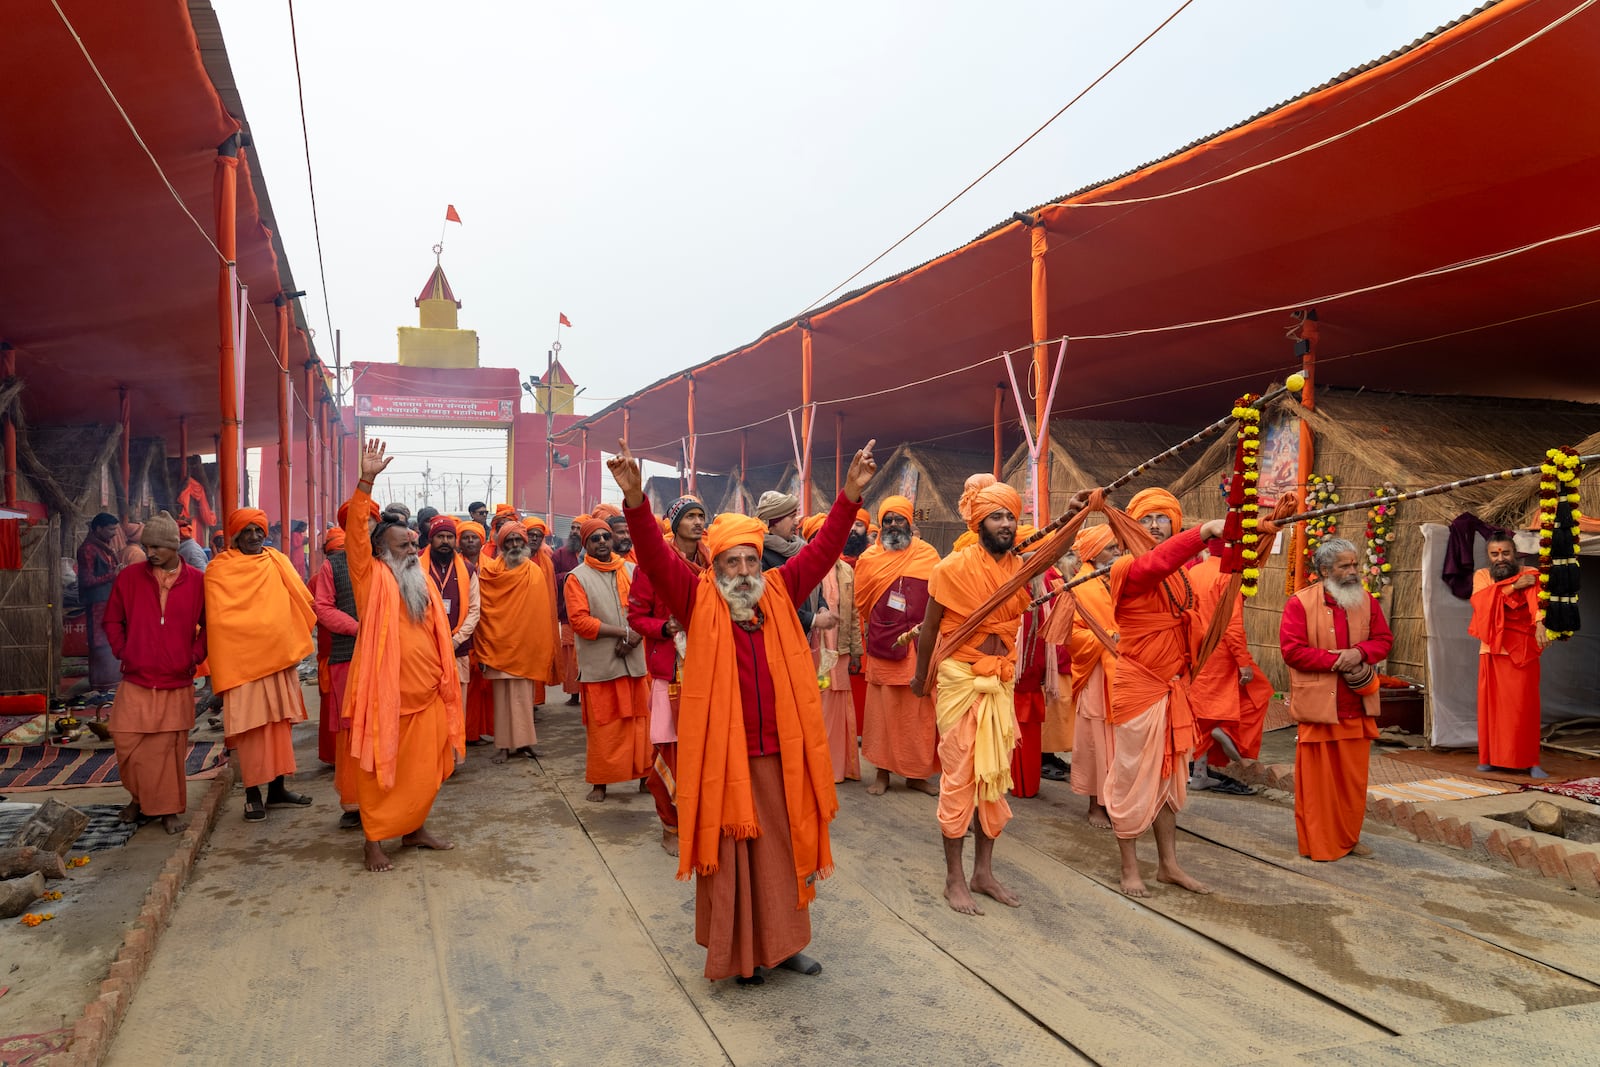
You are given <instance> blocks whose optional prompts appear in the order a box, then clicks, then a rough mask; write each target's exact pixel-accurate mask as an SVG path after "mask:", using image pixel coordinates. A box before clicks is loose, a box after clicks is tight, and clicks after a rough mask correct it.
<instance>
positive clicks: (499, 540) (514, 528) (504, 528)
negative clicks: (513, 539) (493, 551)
mask: <svg viewBox="0 0 1600 1067" xmlns="http://www.w3.org/2000/svg"><path fill="white" fill-rule="evenodd" d="M511 534H516V535H517V536H518V537H520V538H522V539H523V540H524V541H526V540H527V539H528V531H527V529H526V528H525V527H524V526H523V525H522V523H520V522H506V523H501V524H500V529H498V530H496V531H495V532H494V543H495V544H496V545H497V546H499V547H502V548H503V547H505V543H506V538H507V537H508V536H510V535H511Z"/></svg>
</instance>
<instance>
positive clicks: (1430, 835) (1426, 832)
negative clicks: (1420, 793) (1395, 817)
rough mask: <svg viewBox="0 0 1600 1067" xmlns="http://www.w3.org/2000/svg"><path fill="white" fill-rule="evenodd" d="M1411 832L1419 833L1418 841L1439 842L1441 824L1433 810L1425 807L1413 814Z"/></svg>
mask: <svg viewBox="0 0 1600 1067" xmlns="http://www.w3.org/2000/svg"><path fill="white" fill-rule="evenodd" d="M1411 832H1412V833H1413V834H1416V835H1417V840H1418V841H1431V842H1433V843H1434V844H1438V842H1439V824H1438V822H1437V821H1436V820H1435V818H1434V815H1433V812H1431V811H1428V810H1427V809H1425V808H1422V809H1418V810H1417V811H1416V812H1415V813H1414V814H1413V815H1412V816H1411Z"/></svg>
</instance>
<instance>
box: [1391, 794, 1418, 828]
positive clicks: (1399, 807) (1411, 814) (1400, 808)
mask: <svg viewBox="0 0 1600 1067" xmlns="http://www.w3.org/2000/svg"><path fill="white" fill-rule="evenodd" d="M1416 814H1417V809H1416V808H1415V807H1413V806H1412V804H1411V802H1410V801H1409V800H1402V801H1400V803H1398V804H1396V805H1395V806H1394V824H1395V825H1396V826H1398V827H1399V828H1400V829H1402V830H1405V831H1407V832H1411V820H1412V819H1413V818H1415V817H1416Z"/></svg>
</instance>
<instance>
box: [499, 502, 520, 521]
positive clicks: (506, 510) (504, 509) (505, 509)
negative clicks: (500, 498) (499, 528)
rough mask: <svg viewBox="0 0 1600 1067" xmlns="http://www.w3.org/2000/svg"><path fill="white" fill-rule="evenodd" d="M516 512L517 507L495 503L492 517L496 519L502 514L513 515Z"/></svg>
mask: <svg viewBox="0 0 1600 1067" xmlns="http://www.w3.org/2000/svg"><path fill="white" fill-rule="evenodd" d="M516 513H517V509H516V508H514V507H512V506H511V505H510V504H496V505H495V506H494V517H495V518H497V519H498V518H499V517H500V516H502V515H515V514H516Z"/></svg>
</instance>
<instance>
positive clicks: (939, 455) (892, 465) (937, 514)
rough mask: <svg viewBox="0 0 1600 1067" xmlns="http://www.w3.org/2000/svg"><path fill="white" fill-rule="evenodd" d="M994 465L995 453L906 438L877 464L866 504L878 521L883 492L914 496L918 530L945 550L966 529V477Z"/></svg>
mask: <svg viewBox="0 0 1600 1067" xmlns="http://www.w3.org/2000/svg"><path fill="white" fill-rule="evenodd" d="M993 469H994V457H993V456H991V455H989V454H987V453H982V452H955V451H949V450H945V449H938V448H927V447H924V446H920V445H909V444H903V445H901V446H900V447H898V448H896V449H895V450H894V451H893V452H892V453H890V455H889V458H888V459H886V460H884V461H883V462H882V463H881V464H879V465H878V474H877V477H875V478H874V479H873V480H872V485H871V486H870V487H869V488H868V490H867V497H866V508H867V510H868V511H869V512H871V513H872V516H873V519H874V521H876V518H877V514H878V507H879V505H880V504H882V503H883V500H884V498H885V497H890V496H903V497H906V498H907V499H909V500H910V501H911V504H912V508H913V511H914V512H915V516H916V517H915V523H916V527H917V532H918V534H919V535H920V536H921V537H922V539H923V540H924V541H927V542H928V543H929V544H931V545H933V547H934V548H937V549H938V550H939V553H940V554H941V555H943V554H944V553H947V552H949V551H950V548H951V546H952V545H954V544H955V540H956V538H957V537H959V536H961V535H962V534H963V533H965V532H966V529H967V524H966V521H965V520H963V519H962V517H961V512H960V510H959V508H958V504H959V502H960V500H961V488H962V486H963V485H965V484H966V481H967V478H968V477H969V476H971V475H973V474H979V473H982V472H985V471H992V470H993Z"/></svg>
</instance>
